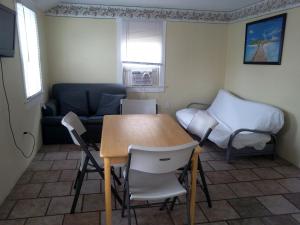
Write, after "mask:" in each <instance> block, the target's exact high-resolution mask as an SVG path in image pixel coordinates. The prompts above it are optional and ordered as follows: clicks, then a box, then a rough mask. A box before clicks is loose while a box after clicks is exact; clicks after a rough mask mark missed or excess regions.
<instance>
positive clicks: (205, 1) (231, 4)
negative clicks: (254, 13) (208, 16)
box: [32, 0, 263, 11]
mask: <svg viewBox="0 0 300 225" xmlns="http://www.w3.org/2000/svg"><path fill="white" fill-rule="evenodd" d="M32 1H33V2H35V3H36V5H37V7H38V8H40V9H42V10H47V9H49V8H51V7H53V6H55V5H57V4H60V3H73V4H76V3H77V4H101V5H111V6H137V7H157V8H176V9H194V10H208V11H233V10H237V9H240V8H243V7H246V6H249V5H252V4H255V3H257V2H261V1H263V0H62V1H61V0H32Z"/></svg>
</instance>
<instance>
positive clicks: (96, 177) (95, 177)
mask: <svg viewBox="0 0 300 225" xmlns="http://www.w3.org/2000/svg"><path fill="white" fill-rule="evenodd" d="M87 179H88V180H100V179H102V177H101V176H100V174H99V173H98V172H93V173H88V174H87Z"/></svg>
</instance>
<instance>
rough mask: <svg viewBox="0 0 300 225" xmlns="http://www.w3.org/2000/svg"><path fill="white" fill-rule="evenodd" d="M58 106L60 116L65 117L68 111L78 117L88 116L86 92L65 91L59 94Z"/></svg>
mask: <svg viewBox="0 0 300 225" xmlns="http://www.w3.org/2000/svg"><path fill="white" fill-rule="evenodd" d="M59 106H60V112H61V115H66V114H67V113H68V112H70V111H72V112H73V113H75V114H77V115H78V116H88V115H89V107H88V99H87V92H86V91H82V90H81V91H66V92H63V93H61V96H60V99H59Z"/></svg>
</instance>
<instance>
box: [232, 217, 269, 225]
mask: <svg viewBox="0 0 300 225" xmlns="http://www.w3.org/2000/svg"><path fill="white" fill-rule="evenodd" d="M227 223H228V224H229V225H264V224H263V222H262V221H261V220H260V219H259V218H249V219H241V220H231V221H227Z"/></svg>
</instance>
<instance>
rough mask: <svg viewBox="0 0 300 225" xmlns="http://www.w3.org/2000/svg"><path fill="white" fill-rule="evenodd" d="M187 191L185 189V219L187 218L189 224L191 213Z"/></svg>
mask: <svg viewBox="0 0 300 225" xmlns="http://www.w3.org/2000/svg"><path fill="white" fill-rule="evenodd" d="M189 197H190V194H189V191H188V189H187V192H186V219H187V225H191V215H190V201H189Z"/></svg>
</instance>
